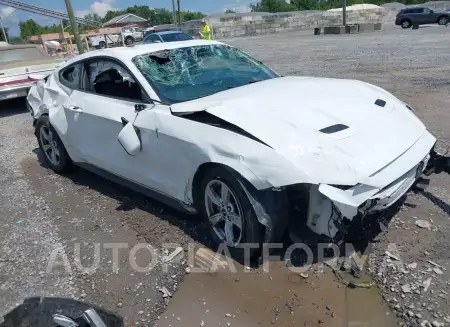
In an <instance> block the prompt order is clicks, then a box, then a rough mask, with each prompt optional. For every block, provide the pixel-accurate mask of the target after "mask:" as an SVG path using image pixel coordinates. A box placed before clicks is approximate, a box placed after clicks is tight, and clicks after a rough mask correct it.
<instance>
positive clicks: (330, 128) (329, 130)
mask: <svg viewBox="0 0 450 327" xmlns="http://www.w3.org/2000/svg"><path fill="white" fill-rule="evenodd" d="M347 128H348V126H347V125H343V124H336V125H331V126H328V127H325V128H322V129H319V132H322V133H325V134H333V133H337V132H340V131H343V130H346V129H347Z"/></svg>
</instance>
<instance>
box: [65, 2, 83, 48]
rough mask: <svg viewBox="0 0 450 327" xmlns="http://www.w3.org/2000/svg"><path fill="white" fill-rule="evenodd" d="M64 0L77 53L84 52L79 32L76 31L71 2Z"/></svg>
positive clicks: (76, 25)
mask: <svg viewBox="0 0 450 327" xmlns="http://www.w3.org/2000/svg"><path fill="white" fill-rule="evenodd" d="M64 1H65V2H66V7H67V15H69V19H70V25H71V26H72V32H73V37H74V38H75V42H76V44H77V49H78V53H79V54H82V53H83V52H84V48H83V44H82V43H81V38H80V32H79V31H78V24H77V22H76V20H75V15H74V13H73V8H72V4H71V3H70V0H64Z"/></svg>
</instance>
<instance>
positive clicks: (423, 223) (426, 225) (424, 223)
mask: <svg viewBox="0 0 450 327" xmlns="http://www.w3.org/2000/svg"><path fill="white" fill-rule="evenodd" d="M416 225H417V226H419V227H420V228H425V229H430V228H431V224H430V223H429V222H428V221H426V220H416Z"/></svg>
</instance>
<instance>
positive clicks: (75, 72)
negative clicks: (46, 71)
mask: <svg viewBox="0 0 450 327" xmlns="http://www.w3.org/2000/svg"><path fill="white" fill-rule="evenodd" d="M80 72H81V66H80V65H79V64H77V65H73V66H70V67H67V68H66V69H63V70H62V71H61V72H60V74H59V79H60V81H61V83H62V84H64V85H65V86H67V87H69V88H71V89H74V90H76V89H79V88H80Z"/></svg>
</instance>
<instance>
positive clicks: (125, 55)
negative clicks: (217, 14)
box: [61, 39, 223, 68]
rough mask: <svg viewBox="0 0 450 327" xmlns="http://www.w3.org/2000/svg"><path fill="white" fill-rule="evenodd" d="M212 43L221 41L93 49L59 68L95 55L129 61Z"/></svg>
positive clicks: (189, 41)
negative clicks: (161, 52) (138, 57)
mask: <svg viewBox="0 0 450 327" xmlns="http://www.w3.org/2000/svg"><path fill="white" fill-rule="evenodd" d="M213 44H223V43H222V42H218V41H209V40H198V39H195V40H188V41H177V42H165V43H150V44H140V45H137V46H132V47H117V48H106V49H101V50H94V51H89V52H86V53H83V54H81V55H79V56H76V57H74V58H72V59H71V60H69V61H67V62H66V64H65V65H64V66H61V68H63V67H66V66H68V65H70V64H72V63H74V62H77V61H80V60H84V59H89V58H95V57H102V56H107V57H114V58H117V59H119V60H121V61H122V62H126V61H131V59H133V58H134V57H136V56H139V55H142V54H146V53H151V52H157V51H161V50H172V49H178V48H186V47H195V46H202V45H213Z"/></svg>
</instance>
